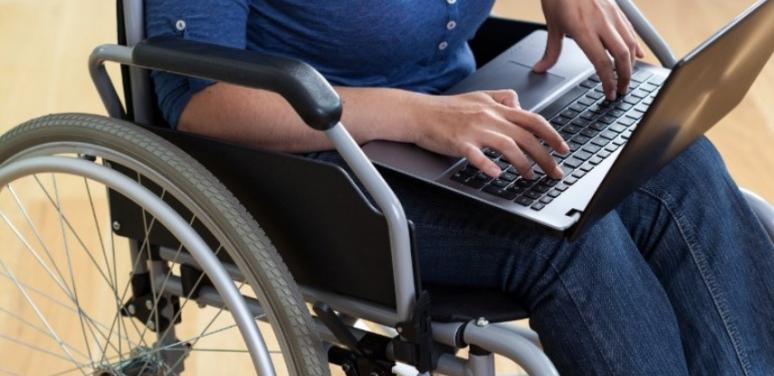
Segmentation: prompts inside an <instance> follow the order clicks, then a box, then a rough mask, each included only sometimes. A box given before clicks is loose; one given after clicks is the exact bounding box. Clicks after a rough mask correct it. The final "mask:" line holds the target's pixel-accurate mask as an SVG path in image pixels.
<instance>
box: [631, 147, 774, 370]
mask: <svg viewBox="0 0 774 376" xmlns="http://www.w3.org/2000/svg"><path fill="white" fill-rule="evenodd" d="M617 211H618V212H619V214H620V217H621V218H622V221H623V223H624V224H625V226H626V227H627V229H628V231H629V232H630V233H631V235H632V238H633V239H634V241H635V243H636V244H637V245H638V247H639V248H640V250H641V252H642V253H643V255H644V257H645V259H646V260H647V262H648V264H649V265H650V266H651V268H652V270H653V272H654V274H655V275H656V277H657V278H658V279H659V280H660V282H661V284H662V285H663V286H664V288H665V291H666V292H667V294H668V296H669V298H670V301H671V303H672V305H673V307H674V309H675V313H676V314H677V316H678V321H679V322H680V328H681V333H682V338H683V342H684V344H685V347H686V357H687V360H688V362H689V366H690V369H691V371H692V372H693V373H696V374H707V373H713V372H718V371H720V370H722V372H724V373H726V374H737V373H738V374H742V373H744V374H760V373H763V372H765V370H767V369H769V370H770V369H771V368H772V367H774V351H772V349H774V279H771V278H767V277H762V276H770V275H772V274H773V273H774V246H772V244H771V242H770V241H769V240H768V238H767V235H766V234H765V233H764V232H763V230H762V228H761V226H760V224H759V223H758V221H757V219H756V218H755V216H754V214H753V213H752V211H751V210H750V209H749V207H748V206H747V203H746V202H745V200H744V199H743V197H742V196H741V194H740V193H739V189H738V187H737V186H736V184H734V182H733V180H732V179H731V178H730V176H729V175H728V172H727V171H726V169H725V166H724V164H723V161H722V159H721V158H720V156H719V155H718V153H717V151H716V150H715V148H714V147H713V146H712V144H711V143H710V142H709V141H708V140H707V139H706V138H702V139H700V140H699V141H698V142H696V143H695V144H694V145H692V146H691V147H690V148H689V149H687V150H686V151H685V152H684V153H682V154H680V155H679V156H678V157H677V158H676V159H675V160H673V161H672V162H671V163H670V164H669V165H667V166H666V167H665V168H664V169H663V170H662V171H661V172H660V173H659V174H658V175H657V176H655V177H654V178H653V179H651V180H650V181H648V182H647V183H646V184H644V185H643V186H642V187H641V188H640V189H638V190H637V192H635V193H634V194H632V195H631V196H630V197H629V198H627V199H626V200H625V201H624V202H623V203H622V205H620V207H619V208H618V209H617Z"/></svg>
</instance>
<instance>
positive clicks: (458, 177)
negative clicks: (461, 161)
mask: <svg viewBox="0 0 774 376" xmlns="http://www.w3.org/2000/svg"><path fill="white" fill-rule="evenodd" d="M469 177H470V176H468V175H465V174H463V173H462V172H461V171H458V172H457V173H455V174H454V175H452V177H451V180H454V181H457V182H460V183H464V182H465V181H466V180H468V178H469Z"/></svg>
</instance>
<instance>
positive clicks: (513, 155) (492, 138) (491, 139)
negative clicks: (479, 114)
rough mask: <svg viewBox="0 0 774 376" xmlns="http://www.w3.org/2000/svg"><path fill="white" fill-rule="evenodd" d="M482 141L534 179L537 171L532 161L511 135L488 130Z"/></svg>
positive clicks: (522, 172) (483, 134)
mask: <svg viewBox="0 0 774 376" xmlns="http://www.w3.org/2000/svg"><path fill="white" fill-rule="evenodd" d="M481 142H482V143H483V144H484V145H485V146H487V147H490V148H492V149H495V150H497V151H499V152H500V153H502V155H504V156H505V159H507V160H508V162H510V164H511V165H512V166H513V167H516V170H518V171H519V174H520V175H521V176H523V177H525V178H527V179H533V178H534V177H535V173H534V172H533V171H532V162H530V160H529V159H528V158H527V156H526V155H525V154H524V152H523V151H522V150H521V148H520V147H519V145H518V144H517V143H516V141H515V140H514V139H513V138H511V137H510V136H508V135H506V134H503V133H500V132H497V131H494V130H487V131H484V132H483V133H482V134H481Z"/></svg>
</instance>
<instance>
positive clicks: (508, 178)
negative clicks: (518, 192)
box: [500, 172, 518, 182]
mask: <svg viewBox="0 0 774 376" xmlns="http://www.w3.org/2000/svg"><path fill="white" fill-rule="evenodd" d="M516 178H518V175H516V174H514V173H512V172H503V174H502V175H500V179H502V180H505V181H509V182H512V181H514V180H516Z"/></svg>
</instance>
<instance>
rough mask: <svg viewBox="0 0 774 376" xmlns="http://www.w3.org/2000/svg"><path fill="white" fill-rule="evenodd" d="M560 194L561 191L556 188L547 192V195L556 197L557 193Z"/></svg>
mask: <svg viewBox="0 0 774 376" xmlns="http://www.w3.org/2000/svg"><path fill="white" fill-rule="evenodd" d="M561 194H562V191H560V190H558V189H554V190H552V191H551V192H548V197H553V198H557V197H559V195H561Z"/></svg>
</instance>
